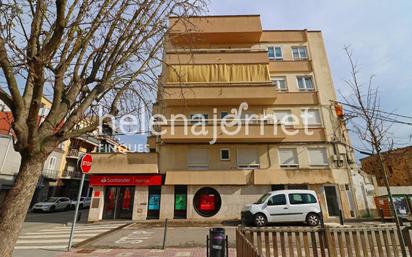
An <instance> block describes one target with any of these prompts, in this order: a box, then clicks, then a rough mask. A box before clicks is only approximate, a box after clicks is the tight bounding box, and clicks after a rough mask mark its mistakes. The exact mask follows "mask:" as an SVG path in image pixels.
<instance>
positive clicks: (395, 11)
mask: <svg viewBox="0 0 412 257" xmlns="http://www.w3.org/2000/svg"><path fill="white" fill-rule="evenodd" d="M411 11H412V1H411V0H401V1H383V0H340V1H339V0H335V1H333V0H282V1H280V0H253V1H250V0H247V1H246V0H211V3H210V6H209V14H210V15H218V14H260V15H261V19H262V25H263V29H313V30H321V31H322V32H323V37H324V39H325V44H326V49H327V53H328V57H329V63H330V66H331V70H332V75H333V78H334V84H335V87H336V89H337V90H340V91H342V92H343V93H344V92H345V89H346V87H347V86H346V85H345V82H344V80H345V79H348V78H349V76H350V74H349V68H350V67H349V66H348V60H347V57H346V56H345V53H344V51H343V47H344V46H345V45H351V47H352V50H353V52H354V56H355V59H357V60H358V62H359V64H360V67H361V72H362V75H363V77H364V78H366V79H368V78H369V76H370V75H372V74H373V75H376V81H375V82H376V86H378V87H379V89H380V91H381V101H382V105H383V107H384V109H385V110H387V111H396V112H397V113H400V114H403V115H408V116H412V88H411V86H412V83H411V82H412V48H411V45H410V44H411V42H412V14H411ZM408 121H409V122H412V120H408ZM392 132H393V133H394V134H395V137H396V138H395V139H396V140H397V142H398V143H399V145H404V144H412V142H411V141H410V139H409V136H410V134H412V127H411V126H394V127H393V129H392ZM353 141H355V142H353V143H354V144H355V145H358V146H360V145H361V144H359V143H358V142H356V141H357V140H356V139H355V138H353Z"/></svg>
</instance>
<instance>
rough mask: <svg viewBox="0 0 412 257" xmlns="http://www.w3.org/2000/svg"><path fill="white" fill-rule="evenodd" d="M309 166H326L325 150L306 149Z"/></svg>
mask: <svg viewBox="0 0 412 257" xmlns="http://www.w3.org/2000/svg"><path fill="white" fill-rule="evenodd" d="M308 152H309V161H310V166H327V165H328V155H327V153H326V148H308Z"/></svg>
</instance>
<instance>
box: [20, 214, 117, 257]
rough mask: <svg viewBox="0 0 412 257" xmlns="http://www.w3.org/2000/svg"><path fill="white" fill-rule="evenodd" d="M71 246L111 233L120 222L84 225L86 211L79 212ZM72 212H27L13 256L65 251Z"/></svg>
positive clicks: (51, 253)
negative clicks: (79, 216)
mask: <svg viewBox="0 0 412 257" xmlns="http://www.w3.org/2000/svg"><path fill="white" fill-rule="evenodd" d="M80 213H81V220H80V222H79V223H78V225H77V226H76V231H75V237H74V243H78V242H81V241H84V240H86V239H88V238H91V237H94V236H97V235H99V234H101V233H104V232H107V231H109V230H112V229H114V228H116V227H118V226H120V225H123V224H120V223H113V224H111V223H104V224H87V222H86V220H87V214H88V210H81V211H80ZM73 216H74V211H64V212H55V213H29V214H28V215H27V218H26V220H25V222H24V224H23V228H22V231H21V233H20V235H19V238H18V240H17V244H16V246H15V248H14V255H13V256H14V257H33V256H42V257H53V256H55V255H56V254H59V253H62V252H64V251H66V248H67V244H68V240H69V235H70V228H71V227H70V226H71V222H73ZM34 254H35V255H34Z"/></svg>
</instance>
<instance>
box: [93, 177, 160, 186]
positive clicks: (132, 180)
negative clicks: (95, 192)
mask: <svg viewBox="0 0 412 257" xmlns="http://www.w3.org/2000/svg"><path fill="white" fill-rule="evenodd" d="M89 183H90V185H92V186H160V185H161V184H162V176H161V175H92V176H90V179H89Z"/></svg>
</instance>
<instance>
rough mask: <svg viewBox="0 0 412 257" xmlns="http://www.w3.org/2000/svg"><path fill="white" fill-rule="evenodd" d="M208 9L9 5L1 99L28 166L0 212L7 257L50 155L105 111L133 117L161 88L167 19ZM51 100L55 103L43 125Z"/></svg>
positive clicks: (113, 2) (125, 3) (63, 2)
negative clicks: (45, 102)
mask: <svg viewBox="0 0 412 257" xmlns="http://www.w3.org/2000/svg"><path fill="white" fill-rule="evenodd" d="M205 7H206V6H205V1H204V0H70V1H67V0H55V1H52V0H37V1H32V0H28V1H16V0H2V1H1V3H0V67H1V71H2V72H1V73H0V79H2V81H0V83H1V90H0V100H2V101H3V102H4V103H5V104H6V105H7V106H8V107H9V108H10V109H11V112H12V116H13V124H12V129H13V132H14V134H15V137H16V140H15V144H14V148H15V150H16V151H18V152H19V153H20V154H21V157H22V160H21V167H20V170H19V173H18V175H17V178H16V181H15V185H14V187H13V188H12V189H11V190H10V191H9V193H8V194H7V196H6V199H5V201H4V203H3V205H2V208H1V210H0V238H1V240H0V256H2V257H10V256H11V254H12V251H13V248H14V245H15V242H16V240H17V237H18V234H19V231H20V229H21V226H22V223H23V221H24V218H25V216H26V213H27V209H28V207H29V204H30V200H31V197H32V195H33V192H34V189H35V186H36V184H37V181H38V178H39V176H40V174H41V169H42V165H43V162H44V161H45V160H46V158H47V156H48V155H49V154H50V153H51V152H52V151H53V149H54V148H55V147H56V146H57V145H58V144H59V143H60V142H62V141H64V140H67V139H69V138H72V137H75V136H79V135H82V134H84V133H88V132H91V131H94V130H96V128H97V126H98V124H99V117H98V114H99V109H101V110H103V114H112V115H115V116H120V115H122V114H125V113H133V112H134V111H135V110H136V108H137V104H136V103H137V102H139V101H145V100H146V99H147V97H148V96H149V95H150V94H151V93H153V92H154V91H156V83H157V76H158V74H159V72H160V68H161V65H162V63H161V59H162V58H161V57H162V56H161V54H162V53H161V51H162V44H163V42H164V38H165V34H166V33H167V31H168V30H170V29H172V28H173V26H170V27H168V24H167V19H168V17H169V16H177V17H179V18H180V19H181V20H182V21H184V20H185V18H186V17H188V16H190V15H196V14H198V13H199V12H202V11H203V9H204V8H205ZM44 96H46V97H49V98H50V99H51V100H52V106H51V109H50V112H49V113H48V115H47V116H46V117H45V119H44V121H42V122H39V119H38V115H39V110H40V108H41V99H42V97H44ZM100 113H102V112H100ZM78 123H81V126H76V124H78Z"/></svg>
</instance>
